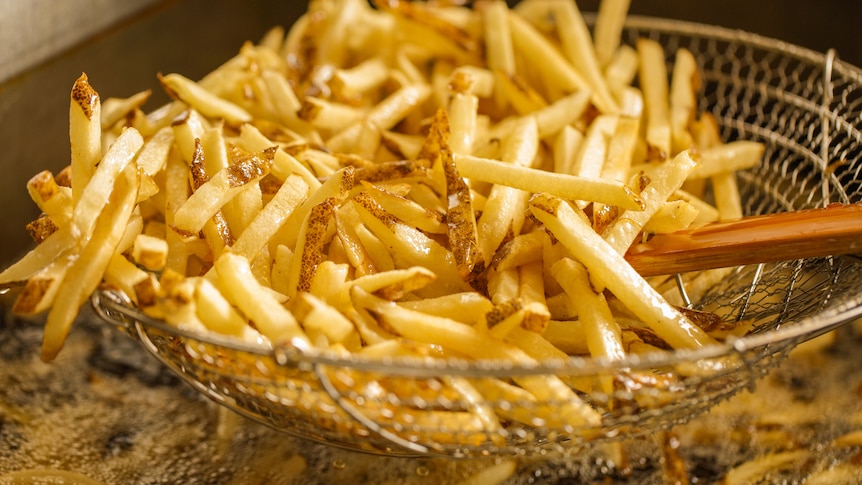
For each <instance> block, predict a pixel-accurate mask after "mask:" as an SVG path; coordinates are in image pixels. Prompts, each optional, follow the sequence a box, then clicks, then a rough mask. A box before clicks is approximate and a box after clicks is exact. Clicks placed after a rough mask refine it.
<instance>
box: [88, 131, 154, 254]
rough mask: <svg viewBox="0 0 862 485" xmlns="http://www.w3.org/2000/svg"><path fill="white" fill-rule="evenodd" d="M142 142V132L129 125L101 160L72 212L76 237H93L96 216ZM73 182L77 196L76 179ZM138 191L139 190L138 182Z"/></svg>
mask: <svg viewBox="0 0 862 485" xmlns="http://www.w3.org/2000/svg"><path fill="white" fill-rule="evenodd" d="M143 144H144V139H143V138H142V137H141V135H140V133H138V131H137V130H135V129H134V128H127V129H126V130H125V131H123V134H122V135H120V137H119V138H117V140H116V141H115V142H114V144H113V145H111V148H110V149H109V150H108V152H107V153H106V154H105V156H104V157H103V158H102V159H101V160H100V161H99V163H98V166H97V167H95V169H94V171H93V172H92V174H91V176H90V177H89V178H88V180H87V182H86V188H85V189H84V191H83V192H82V193H81V195H80V196H79V197H78V199H77V202H76V203H75V208H74V210H73V212H72V223H71V232H72V236H73V237H74V238H76V239H84V240H86V239H88V238H89V237H90V234H91V233H92V231H93V226H94V225H95V224H96V218H97V217H98V216H99V214H100V213H101V212H102V208H103V207H105V205H106V203H107V201H108V198H109V197H110V194H111V193H112V191H113V190H114V185H115V181H116V180H117V179H118V178H119V177H120V175H121V174H122V173H123V171H124V170H125V169H126V167H128V166H129V165H130V164H131V162H132V161H133V160H134V159H135V156H136V155H137V153H138V151H139V150H140V149H141V147H142V146H143ZM73 176H74V174H73ZM72 185H73V198H74V186H75V185H76V182H75V181H74V180H73V181H72ZM135 192H136V193H137V182H136V187H135Z"/></svg>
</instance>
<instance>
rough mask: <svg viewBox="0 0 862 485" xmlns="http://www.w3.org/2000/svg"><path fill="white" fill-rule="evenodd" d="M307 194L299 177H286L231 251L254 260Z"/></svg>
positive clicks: (306, 187) (304, 185) (305, 187)
mask: <svg viewBox="0 0 862 485" xmlns="http://www.w3.org/2000/svg"><path fill="white" fill-rule="evenodd" d="M307 194H308V185H306V184H305V181H303V180H302V178H301V177H300V176H298V175H291V176H290V177H288V178H287V180H286V181H285V182H284V183H283V184H282V185H281V187H279V189H278V192H276V194H275V196H274V197H273V198H272V199H271V200H270V201H269V202H268V203H267V204H266V205H265V206H264V207H263V209H262V210H261V211H260V212H258V214H257V215H256V216H255V218H254V219H253V220H252V221H251V223H250V224H249V225H248V227H246V228H245V229H244V230H243V231H242V233H240V235H239V237H238V238H237V239H236V242H235V243H234V245H233V246H232V247H231V251H232V252H233V253H235V254H238V255H241V256H245V257H246V258H249V259H252V258H254V257H255V256H256V255H257V254H258V253H259V252H260V250H261V249H263V247H264V246H266V244H267V243H268V242H269V240H270V239H271V238H272V237H273V236H275V234H276V233H277V232H278V230H279V229H280V228H281V226H282V225H283V224H284V223H285V222H286V221H287V220H288V219H289V218H290V215H291V214H293V212H294V210H296V208H297V207H299V205H300V204H301V203H302V201H303V200H304V199H305V198H306V197H307Z"/></svg>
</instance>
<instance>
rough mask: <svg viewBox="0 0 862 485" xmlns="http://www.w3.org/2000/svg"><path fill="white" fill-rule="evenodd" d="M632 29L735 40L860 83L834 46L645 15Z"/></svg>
mask: <svg viewBox="0 0 862 485" xmlns="http://www.w3.org/2000/svg"><path fill="white" fill-rule="evenodd" d="M595 16H596V14H595V13H592V14H589V15H588V14H586V13H585V14H584V19H585V20H586V21H587V22H588V23H589V24H592V23H594V22H595ZM632 28H637V29H644V30H661V31H664V32H673V33H677V34H686V35H690V36H693V37H709V38H714V39H719V40H724V41H730V42H732V41H737V42H742V43H745V44H748V45H751V46H754V47H758V48H761V49H767V50H778V51H781V52H782V53H783V54H785V55H789V56H792V57H795V58H797V59H800V60H803V61H807V62H810V63H812V64H815V65H825V64H827V63H832V66H833V68H834V69H837V70H838V71H839V73H841V74H844V75H847V76H848V77H849V78H850V79H852V80H854V81H856V82H862V66H856V65H854V64H851V63H849V62H846V61H843V60H842V59H841V56H840V54H841V51H840V50H839V49H838V48H836V47H832V48H830V49H829V50H828V51H826V52H819V51H816V50H814V49H810V48H808V47H803V46H800V45H798V44H794V43H791V42H786V41H783V40H780V39H777V38H774V37H769V36H765V35H761V34H757V33H754V32H750V31H747V30H743V29H735V28H730V27H723V26H720V25H714V24H706V23H701V22H694V21H688V20H679V19H672V18H666V17H654V16H649V15H629V16H628V17H627V18H626V21H625V24H624V29H632Z"/></svg>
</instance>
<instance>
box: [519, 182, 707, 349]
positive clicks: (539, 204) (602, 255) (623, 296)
mask: <svg viewBox="0 0 862 485" xmlns="http://www.w3.org/2000/svg"><path fill="white" fill-rule="evenodd" d="M530 210H531V213H532V215H533V217H535V218H537V219H538V220H539V221H541V222H542V224H544V226H545V227H546V228H547V229H548V230H549V231H551V232H552V233H553V235H554V237H555V238H557V239H558V240H559V241H560V242H561V243H562V244H563V245H565V246H566V247H567V248H568V249H569V251H570V252H571V253H573V254H577V255H578V259H579V261H580V262H581V263H582V264H584V266H586V267H587V268H588V269H589V270H590V275H591V278H592V279H593V280H594V281H599V282H600V283H601V285H603V286H606V287H607V288H608V290H610V291H611V293H613V294H614V295H615V296H616V297H617V298H618V299H619V300H620V301H621V302H622V303H623V304H624V305H626V307H627V308H628V309H629V310H631V311H632V312H633V313H635V314H636V315H637V316H638V317H639V318H641V319H642V320H643V321H644V323H645V324H646V325H648V326H649V327H650V328H652V329H653V330H654V331H655V332H656V333H657V334H658V335H659V336H660V337H662V338H663V339H664V340H665V341H666V342H667V343H669V344H670V345H671V346H673V347H674V348H698V347H703V346H705V345H710V344H713V343H714V340H713V339H712V338H710V337H709V336H708V335H707V334H706V333H704V332H703V331H702V330H701V329H700V328H698V327H697V326H696V325H694V324H693V323H691V321H689V320H688V319H687V318H686V317H685V316H684V315H683V314H682V313H680V312H679V311H678V310H677V309H676V308H674V307H673V306H671V305H670V304H669V303H667V301H666V300H664V299H663V298H662V297H661V295H660V294H658V293H657V292H656V291H655V290H654V289H653V288H652V287H651V286H650V285H649V284H648V283H647V282H646V281H645V280H644V279H643V278H641V276H640V275H638V273H637V272H636V271H635V270H634V269H633V268H632V267H631V266H630V265H629V264H628V263H626V261H625V259H624V258H623V257H622V255H621V254H620V253H618V252H617V251H615V250H612V249H611V248H610V247H609V245H608V243H607V242H605V240H604V239H602V238H601V236H599V235H598V234H596V233H595V232H594V231H593V230H592V228H591V227H590V226H589V224H588V223H587V222H586V221H584V220H583V219H582V218H581V217H580V216H578V215H577V214H576V213H575V211H574V209H573V208H572V207H571V206H570V205H568V204H567V203H565V202H564V201H562V200H560V199H554V198H550V197H547V196H542V197H534V200H533V201H532V202H531V204H530Z"/></svg>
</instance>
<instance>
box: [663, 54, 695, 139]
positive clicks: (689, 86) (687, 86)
mask: <svg viewBox="0 0 862 485" xmlns="http://www.w3.org/2000/svg"><path fill="white" fill-rule="evenodd" d="M699 89H700V74H699V70H698V68H697V61H696V60H695V59H694V56H693V55H692V53H691V51H689V50H688V49H678V50H677V51H676V57H675V61H674V64H673V73H672V74H671V81H670V94H669V103H670V107H669V109H670V128H671V138H672V142H671V148H672V153H674V154H676V153H679V152H681V151H683V150H690V149H692V148H693V145H694V139H693V137H692V136H691V132H690V131H689V128H688V127H689V125H690V124H691V122H692V121H693V120H694V117H695V110H696V109H697V93H698V90H699Z"/></svg>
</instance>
